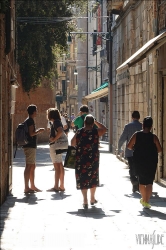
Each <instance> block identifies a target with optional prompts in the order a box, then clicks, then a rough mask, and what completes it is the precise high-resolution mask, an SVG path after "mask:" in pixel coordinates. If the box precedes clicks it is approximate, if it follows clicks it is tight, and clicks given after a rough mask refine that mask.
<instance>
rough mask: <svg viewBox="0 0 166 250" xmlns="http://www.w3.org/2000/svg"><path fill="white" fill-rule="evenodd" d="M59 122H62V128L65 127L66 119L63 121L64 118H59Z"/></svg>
mask: <svg viewBox="0 0 166 250" xmlns="http://www.w3.org/2000/svg"><path fill="white" fill-rule="evenodd" d="M61 122H62V125H63V127H64V126H65V125H67V123H66V119H65V117H64V116H61Z"/></svg>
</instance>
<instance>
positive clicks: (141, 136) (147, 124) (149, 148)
mask: <svg viewBox="0 0 166 250" xmlns="http://www.w3.org/2000/svg"><path fill="white" fill-rule="evenodd" d="M152 125H153V119H152V118H151V117H150V116H147V117H145V118H144V120H143V130H141V131H137V132H135V134H134V135H133V136H132V137H131V139H130V141H129V142H128V144H127V148H128V149H129V150H134V152H133V161H134V166H135V169H136V173H137V176H138V181H139V190H140V193H141V196H142V198H141V200H140V203H141V204H142V206H143V207H144V208H150V207H151V205H150V204H149V199H150V197H151V195H152V186H153V181H154V179H155V173H156V169H157V163H158V153H160V152H162V147H161V145H160V142H159V139H158V137H157V136H156V135H155V134H152V133H151V132H150V131H151V129H152Z"/></svg>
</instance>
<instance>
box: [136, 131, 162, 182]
mask: <svg viewBox="0 0 166 250" xmlns="http://www.w3.org/2000/svg"><path fill="white" fill-rule="evenodd" d="M133 159H134V165H135V168H136V172H137V174H138V177H139V178H140V179H145V182H146V180H148V181H149V182H151V183H152V182H153V180H154V178H155V173H156V168H157V162H158V152H157V148H156V144H155V143H154V135H153V134H152V133H151V132H149V133H144V132H143V131H139V132H137V133H136V143H135V145H134V152H133ZM151 183H145V184H151ZM141 184H144V183H141Z"/></svg>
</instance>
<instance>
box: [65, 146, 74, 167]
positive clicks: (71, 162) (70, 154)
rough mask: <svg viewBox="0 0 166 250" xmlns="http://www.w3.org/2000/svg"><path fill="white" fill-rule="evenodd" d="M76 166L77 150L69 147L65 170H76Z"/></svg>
mask: <svg viewBox="0 0 166 250" xmlns="http://www.w3.org/2000/svg"><path fill="white" fill-rule="evenodd" d="M75 164H76V148H75V147H73V146H68V150H67V154H66V157H65V161H64V167H65V168H71V169H75Z"/></svg>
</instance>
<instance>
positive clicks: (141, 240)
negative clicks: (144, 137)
mask: <svg viewBox="0 0 166 250" xmlns="http://www.w3.org/2000/svg"><path fill="white" fill-rule="evenodd" d="M70 136H72V132H70ZM100 150H101V154H100V187H99V188H97V192H96V199H97V200H98V203H97V205H96V206H90V205H89V208H88V209H87V210H84V209H83V208H82V196H81V192H80V191H78V190H76V188H75V176H74V170H72V169H65V188H66V192H65V193H62V192H59V193H53V192H46V190H47V189H48V188H51V187H53V182H54V170H53V165H52V163H51V161H50V156H49V148H48V145H39V146H38V150H37V168H36V185H37V187H38V188H41V189H42V190H43V191H42V192H41V193H35V194H28V195H25V194H24V192H23V190H24V181H23V172H24V166H25V163H24V156H23V152H22V150H21V149H20V150H18V151H17V155H16V158H15V159H14V166H13V191H12V194H11V195H9V196H8V197H7V200H6V201H5V203H4V204H3V205H2V206H1V224H0V231H1V250H22V249H23V250H53V249H54V250H55V249H56V250H82V249H87V250H101V249H104V250H116V249H134V250H135V249H140V250H143V249H146V250H147V249H156V250H158V249H166V188H165V187H161V186H160V185H158V184H157V183H154V188H153V190H154V191H153V196H152V198H151V201H150V202H151V205H152V208H151V209H143V208H142V206H141V204H140V203H139V200H140V194H139V193H132V191H131V184H130V181H129V175H128V167H127V166H126V164H125V163H123V162H121V161H119V160H118V159H117V158H116V156H115V155H112V154H111V153H108V151H107V150H108V145H107V144H103V143H100ZM105 150H106V151H105ZM104 151H105V152H104ZM64 157H65V155H63V158H64Z"/></svg>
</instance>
